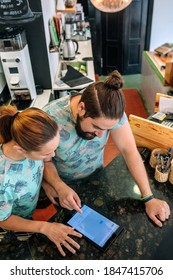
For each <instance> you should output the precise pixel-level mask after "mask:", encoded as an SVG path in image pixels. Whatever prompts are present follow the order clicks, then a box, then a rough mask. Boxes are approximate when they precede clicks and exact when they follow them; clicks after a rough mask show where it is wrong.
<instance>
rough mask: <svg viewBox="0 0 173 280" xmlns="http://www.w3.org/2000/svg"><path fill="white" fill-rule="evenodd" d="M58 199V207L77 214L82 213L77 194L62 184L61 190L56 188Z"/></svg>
mask: <svg viewBox="0 0 173 280" xmlns="http://www.w3.org/2000/svg"><path fill="white" fill-rule="evenodd" d="M57 192H58V197H59V202H60V205H61V206H62V207H64V208H67V209H69V210H76V211H77V212H79V213H82V210H81V209H80V208H81V200H80V198H79V196H78V194H77V193H76V192H75V191H74V190H73V189H72V188H70V187H69V186H67V185H66V184H65V183H64V182H63V185H61V188H58V191H57Z"/></svg>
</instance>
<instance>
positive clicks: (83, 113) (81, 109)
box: [77, 102, 86, 117]
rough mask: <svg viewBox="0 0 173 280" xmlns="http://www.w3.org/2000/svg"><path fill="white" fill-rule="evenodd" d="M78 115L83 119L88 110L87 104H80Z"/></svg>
mask: <svg viewBox="0 0 173 280" xmlns="http://www.w3.org/2000/svg"><path fill="white" fill-rule="evenodd" d="M77 109H78V114H79V116H80V117H83V116H84V115H85V113H86V110H85V103H84V102H80V103H79V104H78V108H77Z"/></svg>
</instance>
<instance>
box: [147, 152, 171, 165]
mask: <svg viewBox="0 0 173 280" xmlns="http://www.w3.org/2000/svg"><path fill="white" fill-rule="evenodd" d="M167 152H168V151H167V150H166V149H160V148H156V149H154V150H153V151H152V153H151V156H150V161H149V163H150V165H151V167H152V168H156V165H158V159H157V156H158V155H159V154H166V153H167Z"/></svg>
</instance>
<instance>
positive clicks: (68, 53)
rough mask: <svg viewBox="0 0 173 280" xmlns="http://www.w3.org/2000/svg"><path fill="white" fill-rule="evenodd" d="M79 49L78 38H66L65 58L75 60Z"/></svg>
mask: <svg viewBox="0 0 173 280" xmlns="http://www.w3.org/2000/svg"><path fill="white" fill-rule="evenodd" d="M78 49H79V44H78V42H77V41H76V40H72V39H66V40H64V43H63V59H65V60H73V59H75V55H76V54H77V52H78Z"/></svg>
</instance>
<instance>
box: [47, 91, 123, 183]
mask: <svg viewBox="0 0 173 280" xmlns="http://www.w3.org/2000/svg"><path fill="white" fill-rule="evenodd" d="M43 110H44V111H46V112H47V113H48V114H49V115H51V116H52V117H53V118H54V119H55V120H56V121H57V123H58V125H59V130H60V143H59V146H58V147H57V149H56V152H55V157H54V158H53V162H54V164H55V166H56V168H57V171H58V174H59V176H60V177H61V178H62V179H64V180H70V181H73V180H76V179H81V178H84V177H87V176H88V175H90V174H91V173H93V172H94V171H95V170H96V169H97V168H100V167H102V166H103V153H104V148H105V145H106V142H107V139H108V136H109V133H110V131H109V130H106V131H104V134H103V136H102V137H101V138H99V137H95V138H94V139H92V140H85V139H83V138H81V137H79V136H78V135H77V133H76V129H75V124H76V121H75V119H74V117H73V114H72V112H71V109H70V96H65V97H62V98H60V99H57V100H55V101H52V102H50V103H49V104H48V105H46V106H45V107H44V109H43ZM125 122H127V116H126V114H125V113H124V115H123V117H122V119H121V120H120V121H119V122H118V123H117V124H116V125H115V126H114V127H113V128H112V130H114V129H117V128H119V127H120V126H122V125H123V124H124V123H125Z"/></svg>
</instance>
